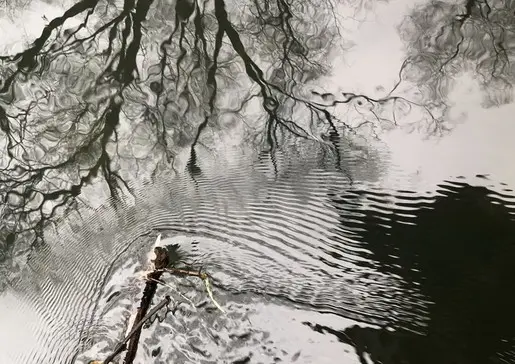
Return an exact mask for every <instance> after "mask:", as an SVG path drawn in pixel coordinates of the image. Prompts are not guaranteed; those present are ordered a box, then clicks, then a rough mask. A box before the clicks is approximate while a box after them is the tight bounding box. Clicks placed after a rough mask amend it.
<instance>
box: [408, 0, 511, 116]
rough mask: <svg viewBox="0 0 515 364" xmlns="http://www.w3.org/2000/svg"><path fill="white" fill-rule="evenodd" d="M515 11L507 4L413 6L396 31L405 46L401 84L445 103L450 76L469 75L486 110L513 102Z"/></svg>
mask: <svg viewBox="0 0 515 364" xmlns="http://www.w3.org/2000/svg"><path fill="white" fill-rule="evenodd" d="M514 11H515V3H514V2H513V1H510V0H490V1H482V0H467V1H460V2H458V3H451V2H445V1H431V2H429V3H428V4H424V5H422V6H419V7H417V8H415V9H414V10H413V11H412V13H411V15H410V16H409V17H407V18H406V19H405V21H404V22H403V23H402V24H401V26H400V27H399V31H400V34H401V36H402V37H403V39H404V40H405V41H406V43H407V45H408V58H407V59H406V61H405V63H404V67H403V68H402V70H401V80H400V82H401V81H407V82H412V83H415V84H416V85H417V86H418V88H419V89H420V90H421V92H422V98H424V99H426V100H438V102H445V100H446V97H447V96H448V93H449V92H450V91H451V89H452V85H453V78H454V77H456V75H458V74H460V73H463V72H471V73H473V74H474V76H475V77H477V78H478V80H479V82H480V84H481V87H482V89H483V91H484V100H483V105H484V106H486V107H491V106H498V105H502V104H506V103H508V102H511V101H512V97H513V82H514V81H515V68H514V67H513V61H514V59H515V53H514V51H515V46H514V40H513V39H514V36H515V23H514V22H513V13H514Z"/></svg>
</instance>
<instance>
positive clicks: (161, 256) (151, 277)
mask: <svg viewBox="0 0 515 364" xmlns="http://www.w3.org/2000/svg"><path fill="white" fill-rule="evenodd" d="M154 253H155V255H156V259H154V260H153V263H154V270H153V271H152V272H150V273H149V274H147V282H146V284H145V289H144V290H143V297H142V298H141V302H140V305H139V307H138V312H137V313H136V318H135V319H134V323H133V325H132V328H131V331H130V333H129V334H128V335H127V336H126V337H125V339H124V340H123V341H122V342H121V343H120V344H118V346H117V347H116V349H115V350H114V352H113V353H112V354H111V355H109V356H108V357H107V358H106V359H105V360H104V364H108V363H110V362H111V361H112V360H113V359H114V358H115V357H116V356H117V355H118V354H120V353H121V352H122V351H124V350H126V349H127V353H126V354H125V358H124V361H123V363H124V364H132V363H133V362H134V359H135V358H136V353H137V351H138V344H139V339H140V336H141V328H142V327H143V324H144V323H145V322H146V321H148V320H149V319H150V318H151V316H152V315H154V314H155V313H156V312H157V311H159V310H160V309H161V308H163V307H164V306H166V305H168V304H169V303H170V300H171V299H170V297H169V296H166V298H165V299H164V300H162V301H161V302H160V303H159V304H158V305H156V306H155V307H154V308H153V309H152V310H150V311H149V308H150V306H151V304H152V299H153V297H154V295H155V293H156V290H157V284H158V282H159V280H160V278H161V275H162V274H163V272H164V271H165V269H166V268H167V266H168V264H169V257H168V251H167V250H166V249H165V248H162V247H156V248H154ZM127 343H128V345H127Z"/></svg>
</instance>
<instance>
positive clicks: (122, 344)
mask: <svg viewBox="0 0 515 364" xmlns="http://www.w3.org/2000/svg"><path fill="white" fill-rule="evenodd" d="M170 301H171V298H170V296H166V297H165V298H164V299H163V300H162V301H161V302H159V303H158V304H157V305H156V306H155V307H154V308H153V309H151V310H150V311H149V312H148V313H147V314H146V316H145V317H143V319H142V320H141V321H139V322H138V323H135V324H134V326H133V328H132V330H131V332H129V334H127V336H126V337H125V338H124V339H123V341H121V342H120V343H119V344H118V345H117V346H116V349H115V350H114V352H113V353H112V354H111V355H109V356H108V357H107V358H106V359H105V360H104V361H103V364H108V363H110V362H111V361H112V360H113V359H114V358H115V357H116V356H117V355H118V354H120V353H121V352H122V351H124V350H125V349H126V344H127V342H128V341H129V340H130V339H131V338H132V337H133V336H134V335H135V334H136V332H137V331H138V330H141V327H142V326H143V325H144V324H145V322H147V321H148V320H150V318H151V317H152V316H154V315H155V314H156V313H157V311H159V310H160V309H162V308H163V307H164V306H166V305H168V304H169V303H170Z"/></svg>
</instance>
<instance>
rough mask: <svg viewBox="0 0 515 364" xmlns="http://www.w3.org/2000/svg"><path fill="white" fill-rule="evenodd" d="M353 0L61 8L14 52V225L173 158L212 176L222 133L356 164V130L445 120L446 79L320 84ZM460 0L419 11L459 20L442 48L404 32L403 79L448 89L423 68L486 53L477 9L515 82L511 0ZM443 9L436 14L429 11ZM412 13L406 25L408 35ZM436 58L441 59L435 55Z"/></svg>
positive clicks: (5, 171)
mask: <svg viewBox="0 0 515 364" xmlns="http://www.w3.org/2000/svg"><path fill="white" fill-rule="evenodd" d="M350 4H354V5H356V7H371V6H373V4H374V3H373V2H370V1H365V0H359V1H355V2H350ZM339 5H341V2H340V3H339V2H334V1H331V0H325V1H323V2H314V1H286V0H266V1H254V0H252V1H247V2H245V3H229V2H226V1H224V0H213V1H193V0H177V1H172V0H154V1H148V0H123V1H121V0H119V1H112V0H109V1H107V0H82V1H78V2H76V3H74V4H72V5H71V6H69V7H68V8H67V9H66V10H65V11H63V13H62V15H60V16H57V17H54V18H53V19H48V22H47V24H46V26H45V27H44V28H43V30H42V31H41V32H40V34H39V35H38V36H37V37H36V39H34V41H33V42H32V43H31V44H30V46H28V47H27V48H26V49H25V50H23V51H21V52H19V53H17V54H14V55H3V56H1V57H0V62H1V67H0V75H1V79H2V82H1V84H0V129H1V131H2V136H1V140H2V148H3V149H2V154H1V156H2V158H1V166H0V168H1V169H0V193H1V196H2V198H3V200H4V202H5V204H4V205H3V207H2V211H1V216H2V221H3V229H4V230H5V233H4V234H7V233H9V232H23V231H38V234H37V235H38V238H39V239H41V231H42V228H43V226H44V225H45V224H46V222H47V221H49V220H52V218H53V217H54V216H57V215H59V214H58V212H59V211H64V210H66V209H70V208H76V207H77V205H74V201H75V202H76V201H77V198H78V196H80V195H81V194H82V192H83V190H84V187H85V186H86V185H91V184H93V182H94V181H101V182H102V184H103V186H104V190H105V195H106V196H107V195H109V196H113V197H115V198H117V197H118V196H120V194H121V191H130V190H131V187H130V186H131V183H132V182H134V181H135V180H146V179H151V178H152V176H154V175H155V174H157V173H158V171H159V170H161V169H163V168H166V169H170V168H173V169H175V170H177V171H179V170H183V169H186V170H189V172H190V173H191V174H192V175H196V174H198V173H202V169H201V167H200V164H199V153H201V152H202V151H208V152H209V153H211V154H216V153H218V152H219V149H220V148H222V147H221V146H222V145H225V147H227V148H228V147H230V148H234V149H236V150H238V148H243V147H242V145H246V148H249V149H253V150H255V151H256V152H255V153H256V155H258V154H259V152H261V151H264V152H265V154H266V155H272V156H273V154H274V153H275V151H276V150H277V149H279V148H281V147H283V146H285V145H290V146H292V148H293V149H294V150H296V153H297V154H299V155H302V154H304V155H305V154H306V153H311V152H307V151H303V150H302V148H304V147H303V146H302V145H300V144H299V143H298V141H299V140H309V141H310V143H309V145H310V146H311V147H310V148H312V147H313V146H314V145H316V147H315V149H318V151H315V152H314V153H313V154H320V155H323V156H324V158H325V159H330V160H332V161H334V163H333V164H334V168H338V169H340V170H342V171H343V172H344V173H348V172H347V171H346V170H345V166H342V164H343V162H341V158H340V154H341V153H344V152H345V151H344V150H342V146H346V147H349V146H352V143H349V142H345V143H342V142H341V141H342V140H355V138H358V137H359V135H361V134H362V133H363V132H364V131H367V133H369V134H370V135H371V137H372V138H378V137H379V134H380V133H381V132H382V130H385V129H386V130H388V129H391V128H395V127H402V128H406V129H408V130H410V131H411V130H420V131H422V132H423V133H424V134H430V135H434V134H441V133H442V132H444V131H445V130H446V128H445V127H444V124H443V123H442V120H443V116H444V111H445V100H444V99H445V97H443V96H441V95H440V97H437V95H436V91H435V92H433V94H431V95H430V97H429V96H428V97H427V98H421V99H417V98H415V99H408V98H407V97H405V96H403V95H401V94H399V93H398V92H394V91H396V90H395V89H394V90H393V91H392V92H390V93H388V94H386V95H385V96H384V97H381V98H372V97H369V96H368V95H363V94H359V93H350V92H343V93H330V92H326V91H323V90H320V89H319V88H317V89H315V88H314V87H313V86H312V83H313V81H314V80H316V79H317V78H319V77H320V76H323V75H329V72H330V68H331V67H330V65H329V63H328V60H330V59H331V57H332V56H333V55H334V54H335V53H336V52H335V49H336V48H338V47H340V48H342V47H343V48H345V46H346V44H345V40H344V39H342V32H341V24H340V22H339V19H340V18H341V16H342V15H341V14H338V10H337V9H338V6H339ZM431 6H432V7H433V8H436V9H438V11H433V10H431V9H433V8H431ZM457 9H458V8H457V7H456V6H454V7H453V6H450V5H449V6H448V5H445V4H440V3H431V5H428V7H426V8H422V10H421V9H417V10H416V11H415V13H414V15H413V17H412V19H413V21H412V23H413V24H418V23H420V24H422V25H421V28H420V31H422V32H424V34H430V33H431V32H430V31H429V30H428V29H431V30H432V29H433V28H432V25H433V24H434V23H435V22H439V21H440V22H443V21H444V20H445V21H447V20H448V22H450V23H449V24H450V25H446V24H447V23H445V22H444V25H443V26H441V27H439V29H440V30H439V33H438V34H435V36H434V37H432V38H431V39H432V42H433V43H434V47H433V48H431V47H427V46H426V45H425V43H423V41H421V40H420V39H422V38H420V37H419V36H418V35H417V34H419V33H420V31H419V32H411V33H410V34H411V35H409V36H408V35H406V36H405V39H406V41H407V42H409V43H410V44H413V46H412V48H411V50H410V55H409V57H408V59H407V60H406V62H405V64H404V66H403V68H402V70H401V72H400V75H401V82H404V81H406V80H408V79H412V80H413V81H414V82H415V83H416V84H417V85H418V87H419V88H421V89H424V87H426V88H431V89H433V90H436V86H435V85H436V83H442V82H444V81H443V80H444V79H445V78H444V77H440V76H438V75H436V76H435V73H434V72H432V71H431V72H432V73H431V74H430V75H429V76H427V77H426V78H424V77H425V76H423V74H421V75H418V73H420V71H421V70H423V69H424V68H426V67H431V70H433V68H434V67H437V68H438V69H440V70H447V69H448V68H449V69H450V68H452V67H455V62H454V61H452V60H451V59H452V57H454V58H456V57H457V56H456V55H454V56H452V55H453V54H454V53H456V54H463V55H464V56H465V55H466V56H467V57H469V59H472V56H473V55H472V53H474V52H476V53H477V52H479V48H477V50H476V48H473V47H472V43H473V41H474V40H475V39H476V38H474V37H473V36H471V37H468V35H467V37H468V38H467V37H466V36H465V30H467V32H472V31H473V29H472V28H474V27H473V26H472V25H470V26H469V23H471V24H472V23H473V22H476V21H477V22H478V26H479V25H481V26H483V28H482V29H486V30H488V31H487V33H488V34H490V37H491V41H490V43H492V44H493V45H492V46H490V48H489V49H491V50H492V49H494V48H495V50H496V52H494V53H492V52H490V51H485V52H484V55H485V56H484V57H483V58H482V61H481V62H482V63H481V64H482V65H483V66H481V67H479V66H478V67H479V68H478V69H481V70H484V69H486V68H485V67H486V65H491V67H493V68H492V69H493V71H491V72H490V74H491V77H490V78H489V79H488V82H486V81H485V82H486V83H488V84H492V82H501V81H499V80H508V79H509V77H508V65H509V64H508V62H507V57H508V56H507V54H508V53H507V52H508V51H507V50H508V42H509V40H508V39H509V37H508V36H509V32H511V29H512V28H509V27H508V25H509V24H508V20H509V18H508V15H507V14H508V13H506V10H502V9H501V7H500V5H495V6H494V5H493V4H490V5H488V4H487V3H486V2H468V3H467V5H466V12H465V13H464V15H463V14H462V16H461V17H460V16H457V14H453V12H456V11H457ZM430 10H431V12H432V14H433V15H434V18H428V17H427V16H424V15H421V14H425V13H427V12H428V11H430ZM357 13H358V12H356V13H355V14H350V16H351V17H357ZM417 14H418V15H417ZM438 14H440V15H438ZM446 14H453V15H449V16H447V15H446ZM459 14H460V13H458V15H459ZM503 14H504V15H503ZM347 15H348V14H344V16H347ZM419 18H420V19H419ZM422 19H426V20H425V21H422ZM481 19H483V20H481ZM481 21H482V22H481ZM410 24H411V23H410V21H406V22H405V24H404V25H403V27H401V29H403V34H405V33H406V34H407V30H408V29H410V26H411V25H410ZM474 24H475V23H474ZM501 25H506V27H505V28H502V29H504V30H501ZM474 26H475V25H474ZM424 27H425V28H424ZM469 28H471V29H469ZM474 29H475V28H474ZM440 33H441V34H440ZM478 33H479V32H478ZM457 34H458V35H459V36H457ZM460 34H461V35H460ZM467 34H468V33H467ZM474 34H475V33H474ZM462 38H463V39H462ZM424 39H425V38H424ZM453 39H454V43H452V41H453ZM466 39H469V40H467V42H468V43H467V42H466ZM478 39H479V38H478ZM489 39H490V38H489ZM481 41H482V43H485V42H486V41H484V39H481ZM433 43H431V44H433ZM451 43H452V44H455V45H454V46H452V44H451ZM465 43H467V44H469V43H470V45H468V48H467V49H468V50H467V51H465V48H464V45H463V44H465ZM487 43H488V42H487ZM456 44H459V45H456ZM471 47H472V48H471ZM492 47H493V48H492ZM451 49H452V50H453V51H451ZM456 49H457V51H456ZM473 49H474V51H472V50H473ZM460 52H461V53H460ZM467 52H468V53H467ZM469 53H470V54H469ZM492 54H494V55H495V56H494V57H492V56H491V55H492ZM451 56H452V57H451ZM435 57H436V58H438V62H433V63H431V62H430V61H429V60H431V59H433V58H435ZM410 70H411V71H413V70H416V72H418V73H417V75H412V73H413V72H412V73H410ZM446 72H447V71H446ZM485 75H486V74H485ZM485 77H486V76H485ZM503 82H504V81H503ZM506 82H507V81H506ZM422 83H424V85H422ZM306 145H307V144H306ZM320 150H322V151H323V152H322V153H319V151H320ZM272 160H273V158H272ZM349 178H351V180H352V176H349ZM34 229H35V230H34ZM2 231H3V230H2Z"/></svg>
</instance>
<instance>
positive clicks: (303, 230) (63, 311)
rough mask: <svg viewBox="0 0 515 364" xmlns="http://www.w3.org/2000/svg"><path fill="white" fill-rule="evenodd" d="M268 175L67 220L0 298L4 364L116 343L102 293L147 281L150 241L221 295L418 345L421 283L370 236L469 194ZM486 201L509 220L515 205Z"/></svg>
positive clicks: (455, 185) (204, 181)
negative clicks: (264, 301)
mask: <svg viewBox="0 0 515 364" xmlns="http://www.w3.org/2000/svg"><path fill="white" fill-rule="evenodd" d="M268 172H269V171H267V168H266V166H263V165H260V166H258V167H256V168H253V169H252V170H251V171H250V172H249V170H238V169H235V170H226V171H224V172H223V173H219V174H218V175H213V176H209V178H208V177H197V178H195V179H193V178H191V177H189V176H183V177H179V178H175V179H172V178H169V177H167V176H166V175H163V176H160V177H159V178H158V180H157V181H156V183H154V184H153V185H152V187H148V186H147V187H146V188H141V189H140V192H139V194H137V195H136V196H135V198H134V199H133V200H129V199H128V200H127V201H126V202H125V204H120V203H117V204H114V203H113V204H111V205H106V207H103V208H101V209H99V210H97V211H95V212H94V213H90V214H89V216H83V217H81V216H79V214H78V213H77V214H72V215H70V216H68V218H67V219H65V220H63V222H62V223H61V224H58V225H57V227H56V228H55V229H54V230H53V231H49V232H47V236H46V241H47V245H44V246H42V247H39V248H38V249H37V250H35V251H34V252H33V255H32V256H33V258H29V260H28V263H27V266H26V268H25V271H24V272H23V274H22V275H21V276H19V277H11V280H10V284H11V288H10V289H9V290H7V291H6V292H4V293H3V294H2V296H0V304H2V306H5V305H8V306H9V307H10V310H7V311H5V310H2V312H9V315H11V316H16V317H19V318H20V320H22V321H24V320H25V319H26V320H27V321H26V323H25V322H22V323H19V324H18V327H19V329H17V330H14V332H13V333H12V334H10V335H7V336H8V337H2V342H6V343H8V344H9V345H11V344H12V351H10V352H9V354H8V355H9V357H7V358H2V359H5V360H3V362H15V363H21V364H22V363H34V362H44V363H68V362H73V361H74V358H76V356H77V354H78V353H80V352H82V351H84V350H86V349H87V348H88V347H89V346H90V345H91V344H92V343H93V342H95V341H96V340H99V337H98V335H99V333H102V334H103V335H105V334H106V333H108V332H111V334H110V335H111V338H110V339H109V340H115V339H116V337H119V335H120V334H123V333H122V332H121V328H120V324H119V323H118V324H117V326H116V327H114V326H113V327H110V330H111V331H109V330H106V325H107V324H106V323H105V322H104V321H103V320H105V317H103V316H102V312H105V311H106V310H108V309H107V308H106V305H107V301H108V299H107V296H109V295H110V294H112V292H110V291H109V289H108V288H107V287H108V286H109V285H110V284H111V285H112V282H113V280H116V279H118V280H120V279H121V280H123V279H125V280H127V279H130V276H129V275H130V274H132V273H127V272H129V271H127V270H126V273H125V274H127V276H126V277H124V278H123V277H122V278H120V270H121V269H122V268H123V267H125V268H124V269H128V268H127V267H131V270H130V271H131V272H133V273H134V272H136V271H137V270H138V269H143V268H142V267H143V264H144V261H145V259H146V258H145V254H147V253H148V252H149V251H150V250H151V245H152V243H153V241H152V239H153V238H152V237H153V236H155V235H156V234H157V233H161V234H163V241H164V242H166V241H168V242H170V243H174V244H175V243H177V244H178V245H179V246H180V250H181V252H182V254H183V255H184V256H185V257H187V259H188V260H191V261H196V262H199V263H201V264H202V265H203V266H204V267H205V269H206V270H208V271H209V272H210V273H211V274H212V275H213V277H214V283H215V286H216V289H218V290H222V291H225V292H231V293H234V294H237V293H247V294H254V295H255V294H257V295H264V296H268V297H271V298H274V299H277V300H279V301H284V302H289V303H290V304H293V305H295V306H297V307H302V308H304V309H307V310H312V311H316V312H325V313H328V314H336V315H338V316H341V317H345V318H350V319H354V320H358V321H360V322H365V323H369V324H373V325H383V326H391V327H397V328H399V327H404V328H406V329H409V330H411V331H414V332H422V333H423V332H424V331H425V329H426V327H427V325H428V313H427V312H428V307H429V306H430V305H431V302H429V301H428V298H427V297H426V296H425V295H424V294H423V292H421V291H420V289H419V288H418V283H419V282H407V281H406V277H405V276H404V275H403V274H402V270H400V269H399V270H396V269H395V265H396V264H397V263H399V264H400V262H397V260H396V257H395V254H390V255H391V258H392V259H391V262H392V263H391V265H392V267H391V268H392V269H384V264H385V263H384V262H381V263H380V262H379V261H378V260H377V258H376V255H374V254H376V252H373V251H372V250H373V249H375V248H374V247H373V245H371V244H367V243H366V242H367V241H371V240H373V239H371V237H370V234H372V232H371V231H372V229H371V227H373V226H382V227H383V228H384V229H386V230H388V229H390V228H391V227H392V225H393V224H394V223H400V224H407V225H410V224H414V221H415V218H416V216H417V215H418V214H419V213H420V212H421V211H423V210H431V209H432V205H433V204H434V203H435V200H436V199H437V198H438V196H440V195H442V194H452V193H456V191H457V190H458V189H459V188H462V187H463V186H465V184H464V183H462V182H445V183H444V184H442V185H441V186H440V187H439V189H438V190H437V191H436V192H432V193H414V192H411V191H384V190H382V189H381V188H379V187H374V186H373V185H367V186H364V185H361V186H360V185H358V184H351V183H349V180H348V179H347V178H346V176H345V175H344V174H341V173H340V174H339V173H328V172H322V171H320V170H317V169H313V170H307V171H303V172H302V173H301V171H300V170H299V171H296V173H292V174H290V175H289V176H288V175H287V176H283V177H280V178H278V177H270V173H268ZM490 196H491V199H492V201H493V202H498V203H501V204H503V205H505V206H511V211H512V212H513V206H514V201H515V199H514V198H513V196H511V195H509V194H508V193H504V194H502V193H495V192H492V191H490ZM115 206H116V207H115ZM367 234H368V235H367ZM386 234H388V232H386ZM393 251H395V247H394V248H393ZM138 264H139V266H138ZM135 267H136V268H135ZM138 267H139V268H138ZM116 277H118V278H116ZM135 286H136V284H135ZM135 292H136V294H134V290H133V294H134V296H132V298H133V299H134V300H137V297H138V296H137V292H138V291H137V289H136V291H135ZM120 302H121V301H120ZM122 303H123V304H124V305H125V308H126V309H129V308H130V303H128V302H127V301H124V302H122ZM1 319H2V322H9V321H4V320H7V318H4V317H1ZM111 320H112V318H111ZM29 323H30V325H32V326H30V325H29ZM13 325H14V324H13ZM102 327H103V329H102ZM112 330H118V334H116V335H114V334H112V332H113V331H112ZM113 335H114V336H113ZM2 355H7V354H3V351H2Z"/></svg>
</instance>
